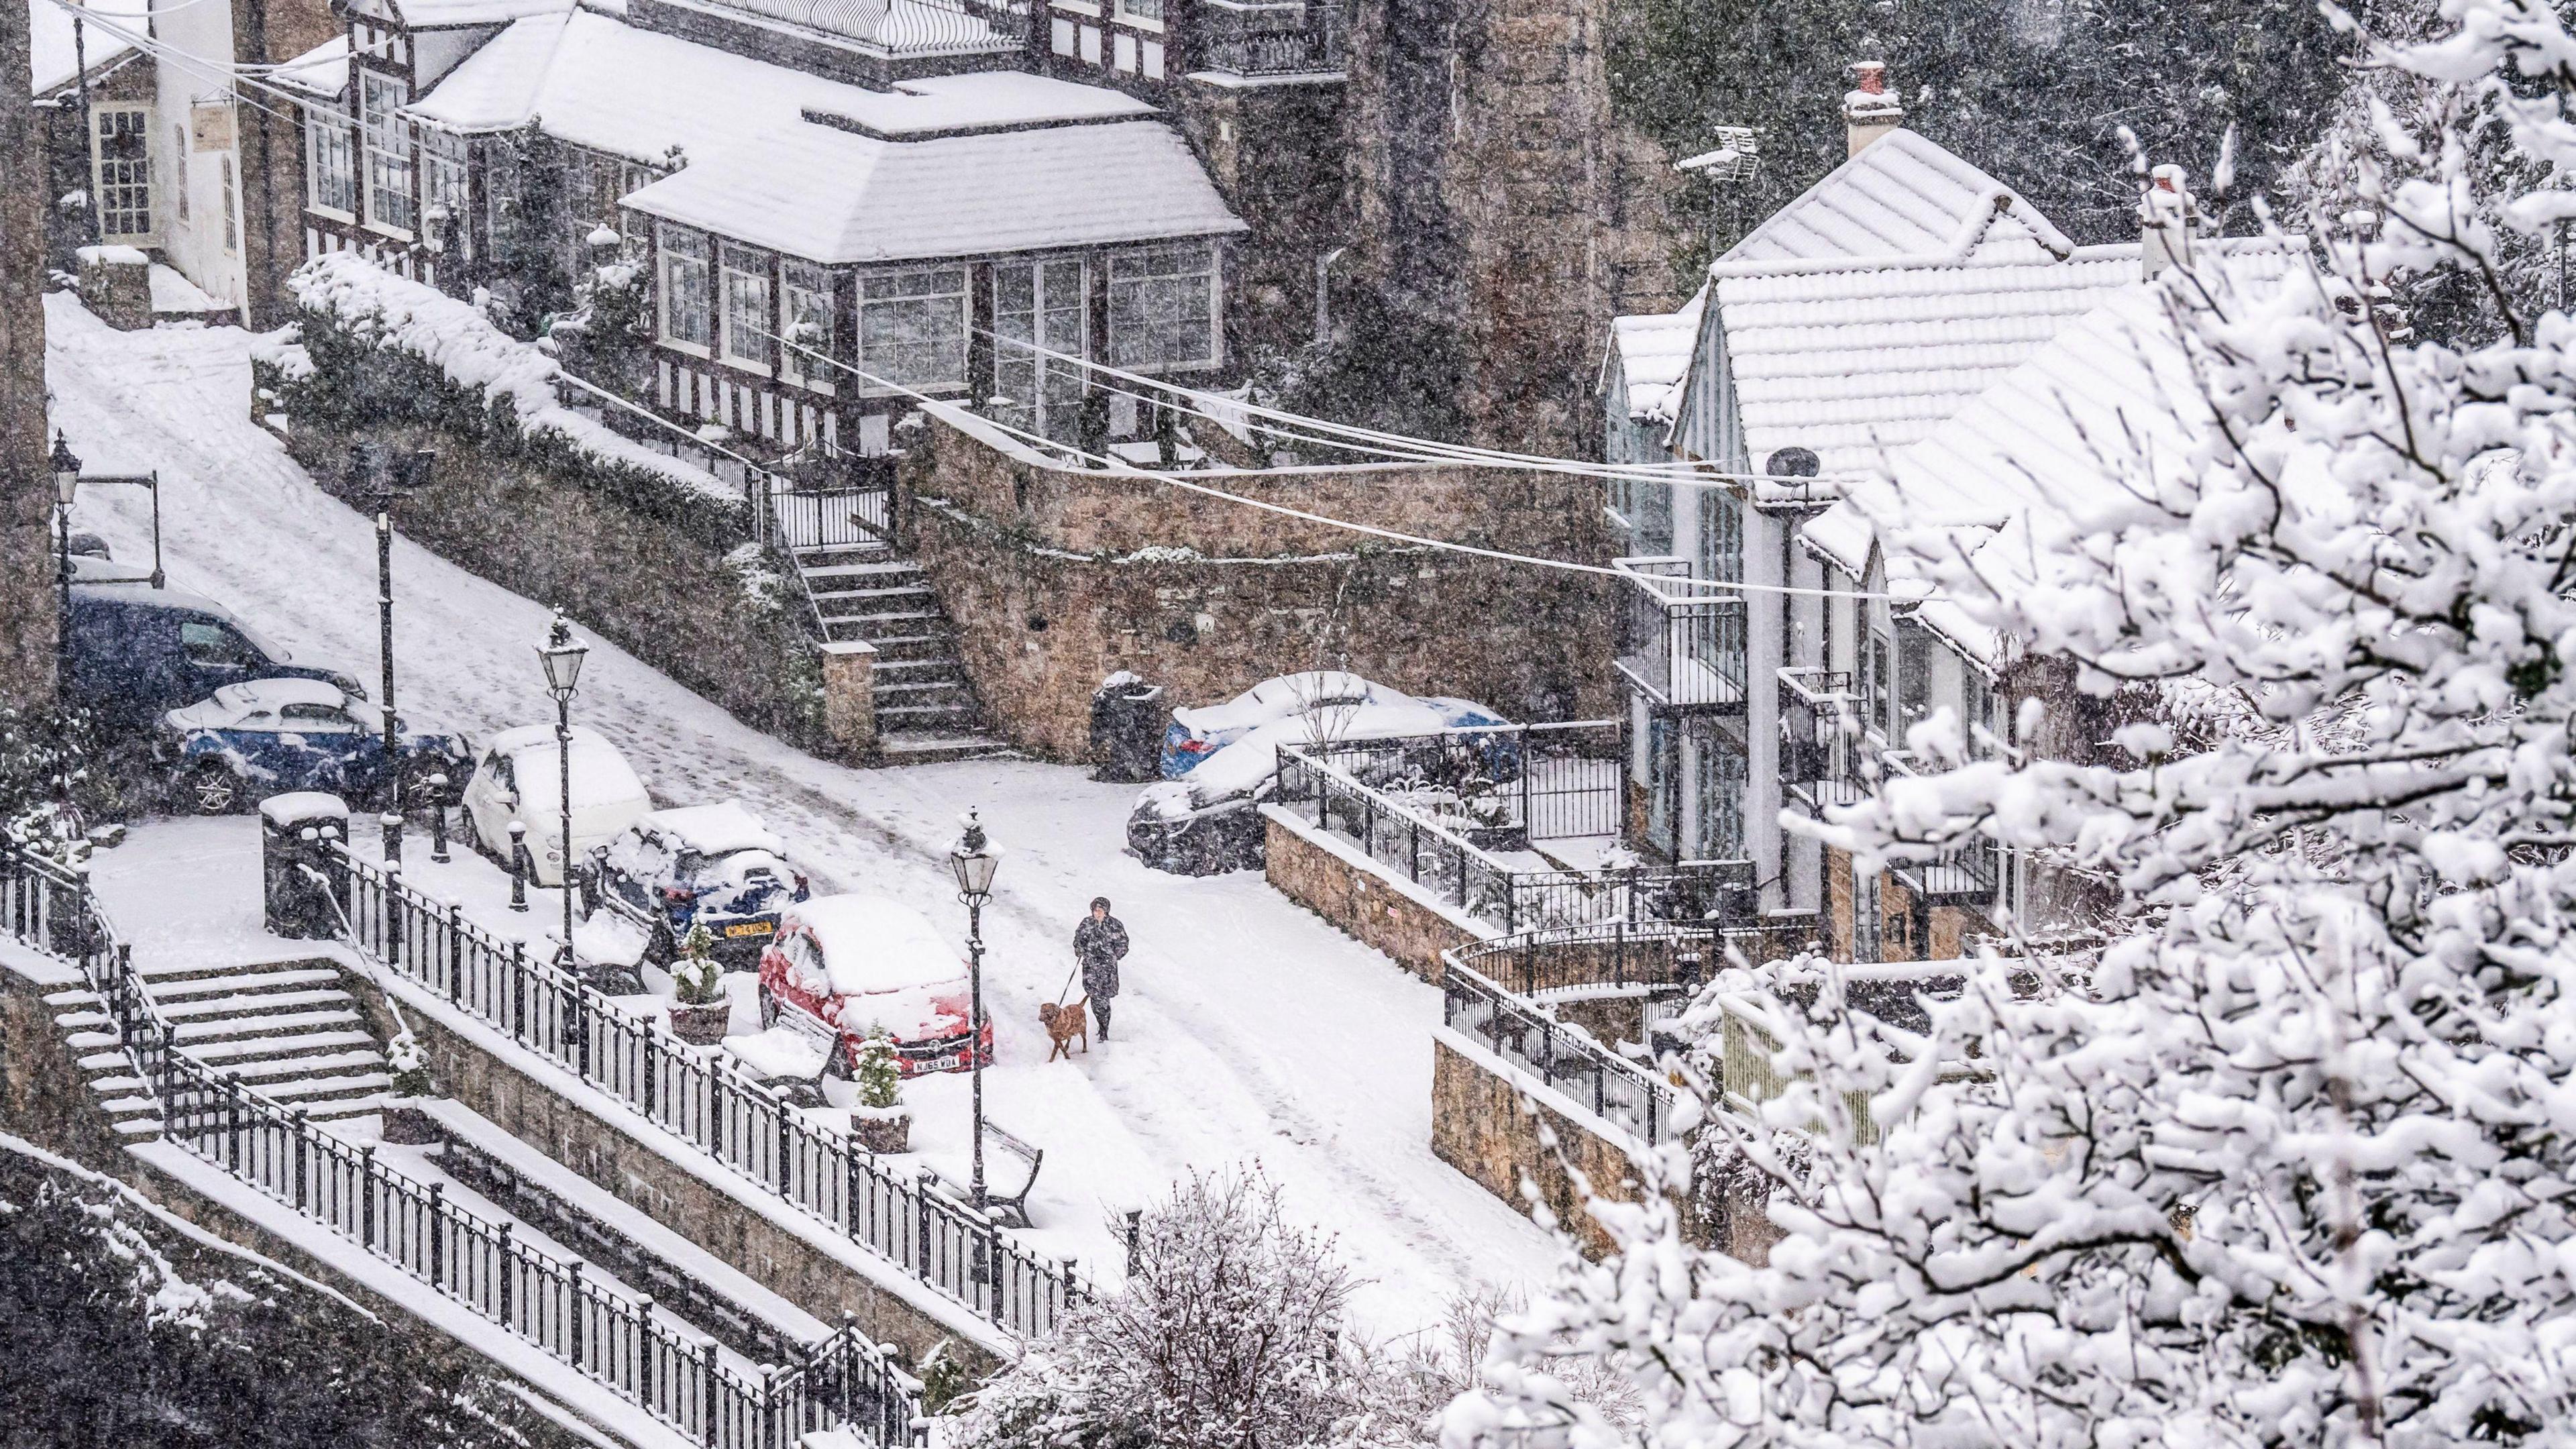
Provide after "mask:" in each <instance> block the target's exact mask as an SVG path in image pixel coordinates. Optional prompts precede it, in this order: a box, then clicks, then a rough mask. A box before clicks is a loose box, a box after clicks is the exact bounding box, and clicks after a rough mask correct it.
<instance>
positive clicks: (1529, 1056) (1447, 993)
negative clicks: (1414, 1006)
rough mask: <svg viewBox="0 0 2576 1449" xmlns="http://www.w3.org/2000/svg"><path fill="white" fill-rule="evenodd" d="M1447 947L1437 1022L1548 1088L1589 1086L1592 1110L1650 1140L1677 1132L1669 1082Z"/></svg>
mask: <svg viewBox="0 0 2576 1449" xmlns="http://www.w3.org/2000/svg"><path fill="white" fill-rule="evenodd" d="M1458 955H1459V953H1457V952H1454V951H1452V952H1447V953H1444V956H1443V959H1442V963H1441V966H1442V969H1441V973H1440V1021H1441V1025H1443V1026H1446V1027H1448V1028H1449V1029H1451V1030H1452V1031H1465V1032H1469V1033H1473V1034H1476V1035H1480V1036H1482V1037H1484V1039H1485V1041H1486V1043H1487V1046H1488V1048H1489V1049H1490V1050H1491V1051H1493V1053H1494V1054H1495V1055H1497V1056H1499V1057H1502V1058H1503V1059H1504V1060H1506V1061H1508V1062H1511V1063H1513V1064H1514V1065H1517V1066H1519V1067H1522V1068H1523V1069H1525V1070H1528V1071H1532V1072H1535V1073H1537V1074H1538V1077H1539V1080H1540V1081H1542V1082H1544V1083H1545V1084H1547V1085H1548V1086H1549V1087H1551V1088H1558V1084H1559V1083H1560V1082H1562V1083H1564V1084H1565V1086H1564V1087H1563V1088H1558V1089H1559V1090H1566V1089H1568V1088H1571V1089H1576V1090H1575V1091H1574V1092H1573V1093H1572V1095H1574V1097H1575V1101H1576V1103H1577V1105H1581V1103H1582V1101H1583V1097H1582V1095H1581V1092H1580V1089H1581V1088H1584V1087H1588V1088H1589V1089H1590V1100H1591V1107H1592V1112H1593V1115H1595V1116H1597V1117H1600V1118H1601V1119H1602V1120H1604V1121H1607V1122H1611V1123H1614V1124H1616V1125H1618V1126H1620V1127H1623V1128H1626V1129H1627V1130H1629V1131H1631V1132H1634V1133H1636V1134H1637V1135H1638V1136H1639V1137H1642V1138H1644V1139H1645V1141H1646V1144H1647V1145H1648V1146H1653V1145H1655V1144H1656V1143H1659V1142H1662V1141H1664V1140H1665V1139H1666V1138H1668V1137H1670V1136H1671V1135H1672V1130H1673V1129H1672V1108H1673V1102H1674V1099H1675V1096H1676V1094H1675V1092H1674V1089H1673V1087H1672V1084H1671V1083H1669V1082H1666V1081H1664V1080H1663V1079H1662V1078H1661V1077H1659V1076H1657V1075H1656V1074H1655V1073H1654V1072H1652V1071H1649V1070H1648V1069H1647V1068H1645V1067H1643V1066H1640V1065H1638V1064H1637V1063H1635V1062H1632V1061H1630V1060H1628V1059H1627V1058H1626V1057H1624V1056H1621V1055H1620V1054H1619V1053H1617V1052H1615V1051H1612V1050H1611V1049H1610V1048H1608V1047H1606V1046H1603V1045H1602V1044H1601V1043H1600V1042H1599V1041H1598V1040H1596V1039H1595V1038H1594V1037H1593V1035H1592V1034H1591V1033H1590V1032H1588V1031H1585V1030H1584V1029H1583V1028H1581V1027H1579V1026H1575V1025H1573V1024H1571V1023H1568V1022H1564V1021H1559V1020H1558V1019H1557V1018H1556V1016H1555V1014H1554V1013H1552V1012H1550V1011H1548V1010H1547V1009H1546V1008H1545V1007H1542V1006H1539V1005H1538V1004H1536V1003H1535V1002H1532V1001H1530V1000H1528V999H1527V998H1525V997H1523V996H1521V995H1519V994H1517V993H1515V992H1512V991H1508V990H1505V989H1504V988H1503V987H1502V986H1501V985H1500V984H1499V983H1497V982H1495V981H1494V980H1493V979H1492V978H1490V977H1488V976H1486V975H1484V974H1483V973H1481V972H1479V971H1477V970H1475V969H1474V968H1473V967H1470V966H1468V965H1467V964H1465V963H1464V962H1462V961H1461V960H1459V959H1458Z"/></svg>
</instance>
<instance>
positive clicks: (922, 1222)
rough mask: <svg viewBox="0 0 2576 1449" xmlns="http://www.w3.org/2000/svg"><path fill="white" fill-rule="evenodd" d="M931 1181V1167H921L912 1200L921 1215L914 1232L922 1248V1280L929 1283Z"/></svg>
mask: <svg viewBox="0 0 2576 1449" xmlns="http://www.w3.org/2000/svg"><path fill="white" fill-rule="evenodd" d="M931 1181H932V1177H931V1172H930V1169H929V1168H927V1167H925V1168H923V1169H921V1175H920V1176H918V1177H916V1178H914V1179H913V1183H912V1202H913V1207H914V1208H915V1210H916V1212H917V1215H918V1217H919V1222H918V1224H917V1225H916V1226H917V1228H918V1231H917V1232H916V1233H915V1234H914V1241H915V1244H916V1246H917V1247H918V1248H919V1250H920V1251H919V1256H920V1259H921V1280H922V1281H923V1282H925V1283H927V1282H929V1281H930V1184H931Z"/></svg>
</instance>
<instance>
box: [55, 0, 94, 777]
mask: <svg viewBox="0 0 2576 1449" xmlns="http://www.w3.org/2000/svg"><path fill="white" fill-rule="evenodd" d="M72 33H73V34H74V35H75V36H77V35H78V34H79V33H80V16H79V15H78V14H77V13H75V14H74V15H73V16H72ZM88 95H89V91H88V82H87V81H86V80H84V81H83V82H82V90H81V96H82V100H81V112H82V114H83V115H84V116H86V115H87V114H88V112H89V100H88ZM90 214H91V215H92V216H96V215H97V214H98V199H97V198H96V197H95V196H93V197H92V198H90ZM54 438H55V446H57V447H60V446H61V442H62V435H61V434H60V433H57V434H55V435H54ZM54 582H55V586H56V587H57V589H59V590H60V594H61V597H60V598H59V599H58V600H57V601H56V605H55V607H56V609H57V611H58V612H56V613H55V615H54V797H55V799H57V800H58V801H60V802H61V804H62V809H63V818H62V820H61V821H59V822H57V824H58V826H68V825H69V823H70V821H71V808H72V767H71V752H72V740H71V716H70V708H71V707H70V706H69V705H68V704H67V703H65V701H66V700H68V699H69V698H70V697H71V690H70V688H69V686H70V684H71V677H72V511H71V510H70V509H69V508H66V507H64V506H63V505H62V503H61V502H60V501H57V502H56V503H55V504H54Z"/></svg>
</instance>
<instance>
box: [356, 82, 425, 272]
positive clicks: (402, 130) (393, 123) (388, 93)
mask: <svg viewBox="0 0 2576 1449" xmlns="http://www.w3.org/2000/svg"><path fill="white" fill-rule="evenodd" d="M354 79H355V81H356V83H357V87H358V98H359V99H358V145H359V147H360V150H361V151H362V152H363V160H364V162H365V165H363V166H362V167H361V168H360V170H359V174H360V179H361V180H362V182H363V183H364V200H365V202H366V208H367V223H366V224H367V229H368V230H369V231H374V232H381V233H383V234H384V235H386V236H389V237H392V238H394V239H395V240H397V241H406V242H407V241H410V240H411V239H412V238H413V237H414V236H416V235H418V233H419V229H420V198H419V196H417V195H416V194H414V192H413V190H412V178H413V176H414V175H415V174H416V173H417V171H418V167H417V165H416V164H415V163H414V161H413V159H412V153H411V144H412V143H411V122H410V121H408V120H406V119H404V118H403V116H402V115H401V110H402V108H403V107H404V106H406V105H409V104H410V103H411V88H410V87H409V86H407V85H405V84H404V83H403V82H402V81H401V80H400V79H399V78H397V77H394V76H389V75H384V74H381V73H379V72H377V71H372V70H367V69H364V68H360V69H358V70H356V71H355V72H354ZM393 213H399V215H395V214H393Z"/></svg>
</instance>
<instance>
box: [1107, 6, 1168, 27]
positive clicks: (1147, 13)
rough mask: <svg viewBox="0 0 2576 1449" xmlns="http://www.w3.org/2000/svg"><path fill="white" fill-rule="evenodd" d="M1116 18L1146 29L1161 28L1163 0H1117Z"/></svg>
mask: <svg viewBox="0 0 2576 1449" xmlns="http://www.w3.org/2000/svg"><path fill="white" fill-rule="evenodd" d="M1117 14H1118V18H1119V19H1121V20H1124V21H1126V22H1127V23H1128V24H1130V25H1135V26H1140V27H1143V28H1145V29H1148V30H1160V29H1162V28H1163V0H1118V10H1117Z"/></svg>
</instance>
